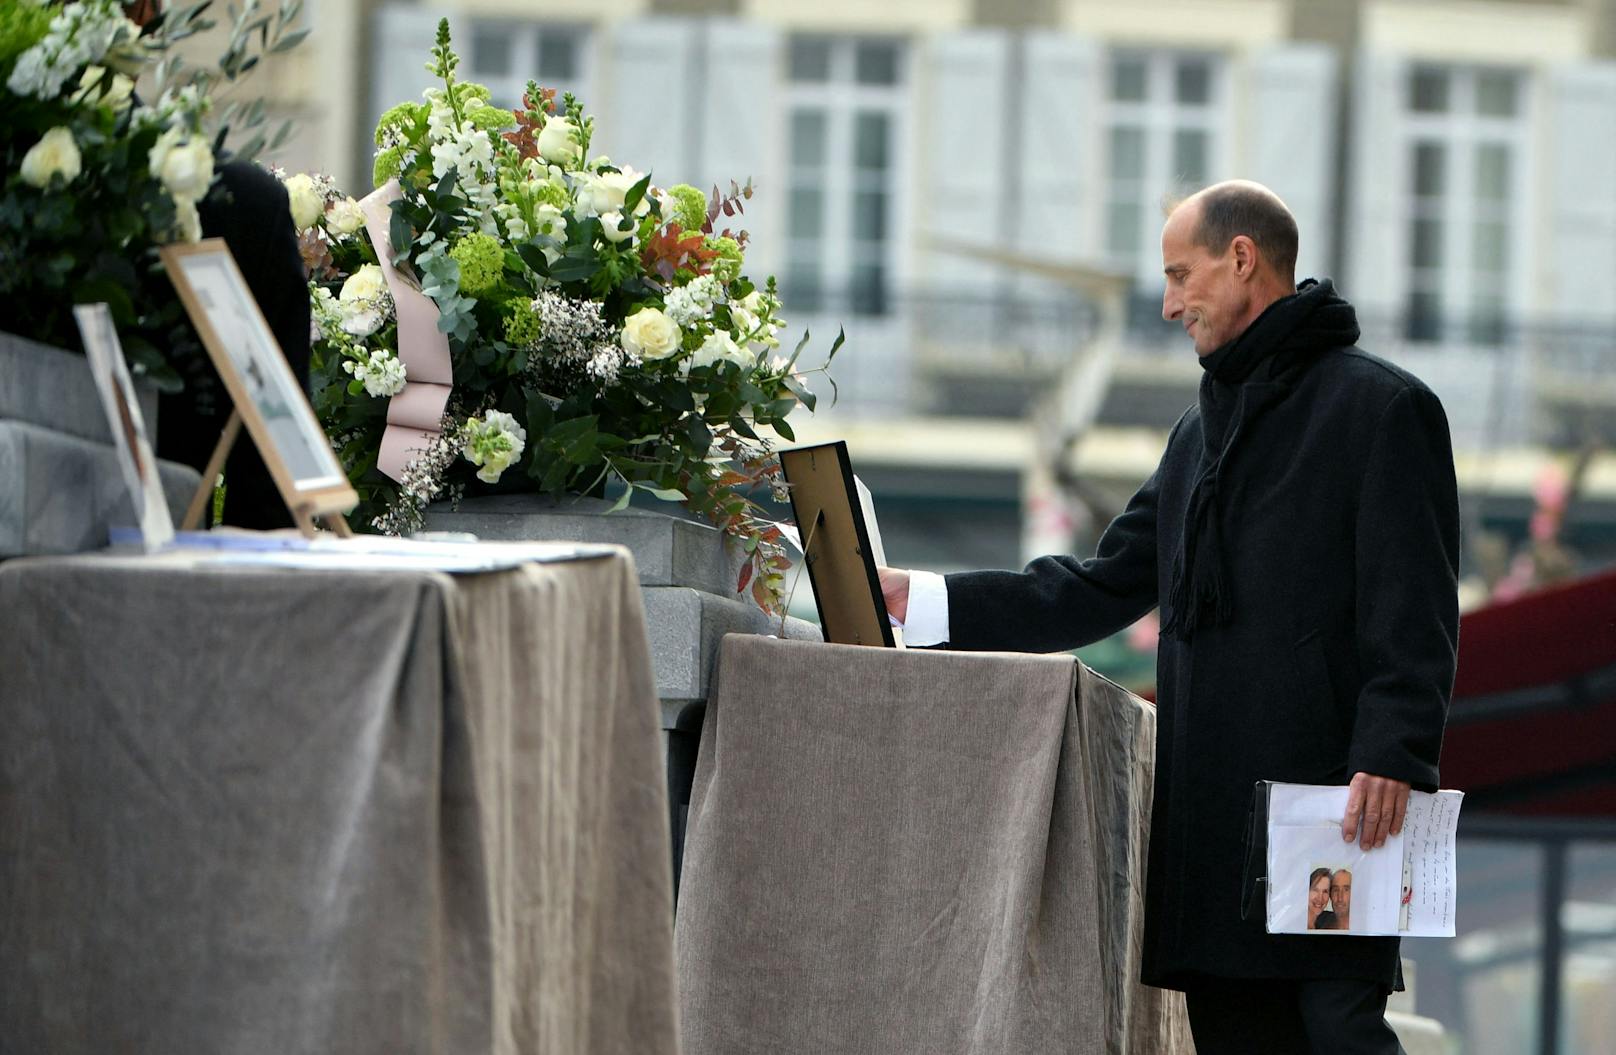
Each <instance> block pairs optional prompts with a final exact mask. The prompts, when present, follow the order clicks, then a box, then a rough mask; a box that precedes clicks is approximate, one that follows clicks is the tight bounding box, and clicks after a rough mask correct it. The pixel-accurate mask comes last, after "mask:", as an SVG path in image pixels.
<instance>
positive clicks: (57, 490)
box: [0, 388, 202, 558]
mask: <svg viewBox="0 0 1616 1055" xmlns="http://www.w3.org/2000/svg"><path fill="white" fill-rule="evenodd" d="M0 391H4V389H3V388H0ZM96 413H97V414H99V413H100V408H99V404H98V405H97V409H96ZM158 475H159V476H160V477H161V479H162V481H163V492H164V494H165V495H166V496H167V498H168V509H169V515H170V516H172V517H173V518H174V523H175V525H176V526H178V524H179V521H180V519H181V518H182V517H183V516H184V515H185V507H186V506H187V505H189V504H190V501H191V496H192V495H193V494H195V493H196V488H197V484H198V483H200V482H201V479H202V478H201V476H200V474H198V473H197V471H196V470H195V469H192V468H191V467H190V466H188V465H178V464H175V463H174V462H165V461H159V462H158ZM137 523H138V520H137V518H136V516H135V513H134V509H133V506H132V505H131V503H130V500H129V490H128V486H127V484H125V482H124V477H123V470H122V468H121V467H120V466H119V464H118V452H117V451H116V449H114V448H113V446H112V444H111V443H110V441H109V442H104V443H96V442H94V441H92V440H87V439H84V438H83V437H80V436H75V435H70V434H68V433H66V432H61V431H58V430H56V429H51V428H46V427H43V426H40V425H35V424H30V423H28V422H24V421H14V420H5V419H3V418H0V558H4V557H21V556H30V555H36V554H48V553H78V552H81V551H83V550H91V549H100V548H101V547H103V546H105V545H106V544H107V529H108V528H109V527H112V526H113V525H119V526H134V525H135V524H137Z"/></svg>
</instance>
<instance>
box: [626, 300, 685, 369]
mask: <svg viewBox="0 0 1616 1055" xmlns="http://www.w3.org/2000/svg"><path fill="white" fill-rule="evenodd" d="M683 338H684V334H683V333H682V332H680V330H679V325H678V323H676V322H674V321H673V320H672V319H670V318H668V317H667V316H666V315H664V314H662V312H660V311H658V310H657V309H656V308H641V309H640V310H639V311H637V312H635V313H634V314H633V315H630V316H629V317H628V320H627V321H626V322H624V323H623V336H622V343H623V350H624V351H625V352H628V353H629V354H630V355H637V356H639V357H640V358H641V359H666V358H667V357H668V356H670V355H672V354H673V353H675V352H677V351H678V350H679V343H680V341H681V340H683Z"/></svg>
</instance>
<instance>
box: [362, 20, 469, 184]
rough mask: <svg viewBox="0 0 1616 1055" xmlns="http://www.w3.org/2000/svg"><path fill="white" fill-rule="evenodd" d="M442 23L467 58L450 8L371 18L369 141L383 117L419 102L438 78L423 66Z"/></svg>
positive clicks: (460, 24) (466, 42)
mask: <svg viewBox="0 0 1616 1055" xmlns="http://www.w3.org/2000/svg"><path fill="white" fill-rule="evenodd" d="M442 18H448V19H449V33H450V37H451V38H452V41H453V44H454V48H455V51H456V52H458V53H460V54H465V53H466V51H467V50H469V48H470V46H471V42H470V41H469V40H468V39H466V36H465V28H466V23H465V20H464V19H460V18H457V17H455V16H454V15H453V14H452V13H451V12H450V11H449V9H448V8H445V7H435V6H432V5H426V6H422V7H400V6H399V5H397V4H386V5H383V6H382V7H380V8H377V10H376V13H375V15H374V16H372V19H371V41H370V53H371V55H372V56H374V67H373V70H372V73H371V82H370V83H371V95H370V105H369V107H368V108H367V112H368V113H369V114H370V121H369V122H368V123H367V124H366V126H365V134H366V137H367V138H368V137H369V134H370V133H371V132H372V131H374V130H375V127H376V119H377V118H379V117H381V115H382V114H383V113H385V112H387V111H388V110H389V109H391V108H392V107H394V106H397V105H398V104H399V103H405V102H411V103H418V102H420V101H421V93H422V92H424V91H426V89H428V88H430V87H432V86H433V85H434V84H437V83H438V79H437V78H436V77H434V76H432V74H430V73H428V72H427V71H426V66H427V63H429V62H431V61H432V47H433V45H435V44H436V43H437V39H438V20H439V19H442ZM367 175H368V173H367Z"/></svg>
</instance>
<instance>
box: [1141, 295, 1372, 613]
mask: <svg viewBox="0 0 1616 1055" xmlns="http://www.w3.org/2000/svg"><path fill="white" fill-rule="evenodd" d="M1357 342H1358V316H1357V313H1356V312H1354V311H1353V310H1352V305H1351V304H1348V303H1347V302H1346V301H1344V300H1342V299H1341V298H1340V297H1338V296H1336V292H1335V287H1334V286H1333V285H1332V284H1331V282H1330V280H1329V279H1324V280H1323V281H1318V282H1316V281H1314V280H1313V279H1308V280H1307V281H1306V282H1303V283H1302V284H1301V285H1300V286H1298V287H1297V288H1296V292H1295V293H1293V294H1291V295H1290V296H1288V297H1281V298H1280V299H1279V300H1276V301H1274V303H1272V304H1270V305H1269V306H1268V308H1267V309H1266V310H1265V311H1264V312H1263V313H1262V314H1261V315H1259V316H1257V318H1256V320H1255V321H1253V322H1252V324H1251V325H1250V326H1248V327H1246V330H1245V332H1244V333H1242V334H1240V336H1238V337H1236V338H1235V339H1234V340H1232V341H1230V342H1229V343H1228V344H1226V345H1224V346H1223V347H1221V348H1219V349H1218V350H1217V351H1215V352H1212V353H1211V354H1210V355H1207V356H1205V357H1203V358H1202V359H1201V360H1200V363H1201V368H1202V369H1203V370H1204V371H1205V373H1204V374H1202V376H1201V391H1200V395H1199V399H1198V402H1199V404H1200V409H1201V436H1202V441H1203V450H1202V454H1201V466H1200V475H1199V477H1198V478H1197V479H1196V481H1195V487H1194V489H1193V490H1192V491H1191V492H1190V499H1189V506H1188V508H1187V509H1186V511H1185V514H1184V543H1183V546H1182V548H1181V549H1180V550H1179V551H1178V553H1177V555H1176V556H1175V557H1174V558H1173V581H1172V584H1171V587H1170V589H1169V590H1168V593H1167V604H1166V606H1165V608H1164V610H1163V615H1164V622H1163V625H1162V633H1164V634H1170V635H1172V636H1174V637H1176V638H1178V639H1179V640H1180V641H1188V640H1189V639H1190V638H1191V637H1192V636H1194V633H1195V629H1196V627H1198V626H1212V625H1216V624H1219V623H1226V622H1228V621H1229V619H1230V618H1231V617H1232V616H1233V614H1234V611H1233V607H1232V604H1231V601H1230V591H1229V590H1228V589H1227V587H1226V586H1225V585H1224V581H1223V573H1224V567H1223V566H1224V559H1223V539H1222V531H1221V522H1222V517H1221V516H1220V515H1219V510H1218V484H1219V477H1220V476H1221V474H1222V472H1223V468H1224V466H1225V465H1227V464H1228V462H1229V457H1230V453H1231V452H1232V451H1233V450H1234V448H1235V447H1236V446H1237V445H1238V442H1239V439H1240V436H1241V434H1242V433H1243V432H1244V431H1245V430H1246V429H1247V428H1249V427H1250V425H1251V423H1252V421H1254V420H1255V419H1256V418H1258V417H1259V416H1261V415H1262V414H1263V412H1265V411H1266V410H1267V409H1268V408H1269V407H1271V406H1273V405H1274V404H1275V403H1277V402H1279V401H1280V400H1281V399H1283V398H1284V396H1285V395H1286V394H1287V393H1289V392H1290V390H1291V388H1292V387H1293V386H1294V385H1295V383H1296V381H1297V379H1299V378H1300V377H1301V376H1302V374H1304V373H1305V372H1306V371H1307V369H1308V368H1309V367H1311V366H1312V365H1313V363H1314V361H1315V360H1317V359H1318V357H1319V356H1321V355H1323V354H1325V353H1327V352H1331V351H1335V350H1337V349H1341V348H1349V347H1351V346H1352V345H1354V344H1356V343H1357Z"/></svg>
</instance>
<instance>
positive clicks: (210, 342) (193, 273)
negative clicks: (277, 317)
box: [162, 238, 359, 521]
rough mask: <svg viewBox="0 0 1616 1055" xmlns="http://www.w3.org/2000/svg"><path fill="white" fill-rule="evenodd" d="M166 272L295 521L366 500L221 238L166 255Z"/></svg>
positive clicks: (340, 510) (169, 248) (169, 249)
mask: <svg viewBox="0 0 1616 1055" xmlns="http://www.w3.org/2000/svg"><path fill="white" fill-rule="evenodd" d="M162 258H163V265H164V267H166V268H167V269H168V277H169V279H170V280H171V281H173V283H174V288H175V289H176V290H178V291H179V295H180V301H181V302H182V303H183V304H184V305H185V310H186V311H187V312H188V313H189V314H190V316H191V321H192V322H193V323H194V324H195V325H196V330H197V333H198V334H200V335H201V337H202V343H203V344H204V345H205V346H206V347H207V349H208V355H209V356H211V357H212V359H213V365H214V366H215V367H216V368H218V371H219V376H220V377H221V378H223V379H224V384H225V388H227V389H228V390H229V392H230V397H231V399H233V400H234V401H235V405H236V410H237V411H238V412H239V413H240V414H241V419H242V422H243V424H245V425H246V427H247V432H248V433H249V434H250V435H251V436H252V438H253V442H254V443H256V444H257V445H258V451H259V453H260V454H262V455H263V458H264V464H265V465H267V466H268V467H269V472H270V475H271V476H272V477H273V478H274V480H275V484H276V486H277V487H278V488H280V492H281V496H282V497H283V498H284V499H285V500H286V506H287V508H288V509H289V510H291V511H292V514H293V516H294V518H297V519H299V520H300V521H301V520H305V519H307V518H311V517H317V516H326V515H330V514H340V513H345V512H347V511H348V510H350V509H352V508H353V507H354V506H355V505H356V504H357V503H358V501H359V496H358V495H357V494H355V493H354V489H353V487H352V486H351V485H350V484H349V483H348V476H347V474H346V473H345V472H343V470H342V463H341V462H339V461H338V460H337V456H336V454H335V452H333V451H332V449H331V441H330V440H329V439H328V438H327V437H326V434H325V432H324V430H322V429H321V428H320V422H319V420H318V419H317V418H315V416H314V408H313V407H312V406H310V405H309V400H308V396H307V395H305V394H304V392H303V387H302V386H301V385H300V384H299V383H298V380H297V378H296V377H295V376H293V374H292V370H291V367H290V366H288V365H287V362H286V357H285V355H284V354H282V352H281V348H280V345H279V343H278V342H277V341H276V340H275V335H274V333H273V332H272V331H271V330H270V328H269V324H268V323H267V322H266V321H265V320H264V314H263V312H261V311H260V310H259V308H258V302H257V301H256V300H254V299H253V295H252V291H251V290H250V289H249V288H248V287H247V282H246V280H245V279H243V278H242V275H241V270H240V269H239V268H238V267H237V266H236V261H235V258H234V257H233V256H231V254H230V249H229V247H227V246H226V245H225V243H224V241H223V240H222V239H219V238H208V239H204V240H202V241H200V242H197V243H195V244H192V245H170V246H165V247H164V248H163V249H162Z"/></svg>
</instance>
